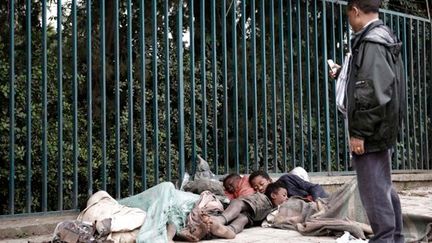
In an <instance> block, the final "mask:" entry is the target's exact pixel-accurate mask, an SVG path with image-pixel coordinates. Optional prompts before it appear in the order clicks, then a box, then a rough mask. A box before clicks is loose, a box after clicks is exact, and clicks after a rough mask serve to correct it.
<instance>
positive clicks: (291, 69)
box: [287, 1, 296, 168]
mask: <svg viewBox="0 0 432 243" xmlns="http://www.w3.org/2000/svg"><path fill="white" fill-rule="evenodd" d="M287 27H288V59H289V66H288V73H289V79H290V81H289V82H290V89H289V93H290V130H291V141H290V143H291V144H290V145H291V163H292V167H293V168H294V167H295V166H296V161H295V160H296V142H295V141H296V139H295V137H296V132H295V131H296V130H295V116H294V112H295V107H294V105H295V103H294V64H293V35H292V28H293V24H292V3H291V1H288V23H287Z"/></svg>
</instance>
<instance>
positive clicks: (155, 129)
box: [152, 0, 159, 184]
mask: <svg viewBox="0 0 432 243" xmlns="http://www.w3.org/2000/svg"><path fill="white" fill-rule="evenodd" d="M157 2H158V1H157V0H153V4H152V24H153V28H152V37H153V41H152V46H153V53H152V73H153V151H154V152H153V153H154V154H153V176H154V178H153V180H154V183H155V184H159V118H158V115H159V108H158V96H159V95H158V86H159V84H158V42H157Z"/></svg>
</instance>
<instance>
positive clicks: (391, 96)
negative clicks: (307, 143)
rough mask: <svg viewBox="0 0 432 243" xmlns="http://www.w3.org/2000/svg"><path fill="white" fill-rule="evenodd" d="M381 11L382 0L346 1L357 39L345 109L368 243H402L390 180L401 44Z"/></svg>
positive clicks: (398, 116) (399, 108) (400, 96)
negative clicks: (369, 233) (369, 230)
mask: <svg viewBox="0 0 432 243" xmlns="http://www.w3.org/2000/svg"><path fill="white" fill-rule="evenodd" d="M380 5H381V1H380V0H348V7H347V15H348V21H349V24H350V25H351V28H352V30H353V31H354V33H353V35H352V39H351V49H352V50H351V52H352V53H351V57H350V58H351V59H350V60H349V61H348V66H347V68H345V69H346V73H341V75H343V76H345V75H346V86H345V87H344V89H345V90H344V91H345V92H346V93H345V92H344V95H346V97H344V106H345V107H344V109H345V111H346V118H347V121H348V131H349V142H350V150H351V153H352V162H353V166H354V168H355V170H356V171H357V181H358V186H359V191H360V198H361V201H362V203H363V206H364V208H365V210H366V213H367V216H368V218H369V222H370V224H371V226H372V230H373V232H374V236H373V237H372V238H371V239H370V241H369V242H370V243H377V242H388V243H390V242H396V243H402V242H404V237H403V235H402V234H401V232H402V212H401V205H400V201H399V197H398V195H397V193H396V191H395V189H394V188H393V187H392V180H391V153H392V148H393V147H394V146H395V145H396V142H397V137H398V133H399V128H400V124H401V120H402V119H403V108H404V105H405V95H404V93H405V88H404V87H405V86H404V75H403V64H402V58H401V46H402V43H401V42H400V41H399V40H398V39H397V37H396V36H395V35H394V34H393V33H392V31H391V30H390V29H389V28H388V27H387V26H385V25H384V24H383V22H382V21H381V20H379V14H378V10H379V7H380ZM331 68H332V70H334V69H333V67H331ZM336 68H340V67H339V66H337V65H336ZM330 75H332V76H335V73H332V72H330ZM338 82H339V81H338Z"/></svg>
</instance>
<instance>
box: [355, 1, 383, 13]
mask: <svg viewBox="0 0 432 243" xmlns="http://www.w3.org/2000/svg"><path fill="white" fill-rule="evenodd" d="M380 6H381V0H348V9H351V8H352V7H357V8H359V9H360V10H361V11H363V12H364V13H378V11H379V8H380Z"/></svg>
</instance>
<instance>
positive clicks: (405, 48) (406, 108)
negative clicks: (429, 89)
mask: <svg viewBox="0 0 432 243" xmlns="http://www.w3.org/2000/svg"><path fill="white" fill-rule="evenodd" d="M406 32H407V21H406V18H405V17H404V18H403V34H402V42H403V43H407V34H406ZM407 46H408V45H407V44H405V45H403V60H404V69H405V98H406V99H407V100H406V102H407V103H408V61H409V60H408V54H407V53H408V47H407ZM408 114H409V113H408V105H407V106H406V107H405V121H404V124H403V125H404V128H405V129H404V130H405V134H406V135H405V138H406V143H405V144H406V151H405V153H406V158H407V160H406V162H407V163H405V161H404V162H403V163H402V169H405V168H406V164H408V167H409V168H411V160H410V158H411V156H410V151H411V150H410V141H409V138H410V131H409V127H410V126H409V124H410V120H409V119H408V116H409V115H408Z"/></svg>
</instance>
